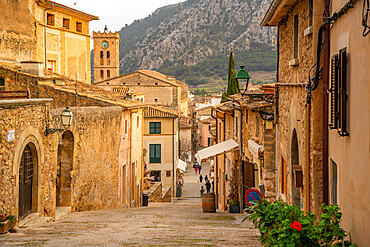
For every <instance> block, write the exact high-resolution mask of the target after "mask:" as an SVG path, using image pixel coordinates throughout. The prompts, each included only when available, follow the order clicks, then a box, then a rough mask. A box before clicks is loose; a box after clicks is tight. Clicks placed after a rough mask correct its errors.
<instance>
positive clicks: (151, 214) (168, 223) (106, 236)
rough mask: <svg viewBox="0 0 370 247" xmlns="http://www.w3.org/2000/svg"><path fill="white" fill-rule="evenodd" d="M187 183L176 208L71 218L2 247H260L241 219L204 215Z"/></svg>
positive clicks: (9, 239)
mask: <svg viewBox="0 0 370 247" xmlns="http://www.w3.org/2000/svg"><path fill="white" fill-rule="evenodd" d="M202 172H203V171H202ZM185 183H188V184H187V185H188V186H187V187H184V189H185V188H187V189H185V191H184V192H185V193H184V194H183V195H187V196H188V198H186V197H185V198H183V199H182V200H178V201H177V202H176V203H150V205H149V206H148V207H141V208H131V209H117V210H109V211H90V212H77V213H72V214H69V215H66V216H65V217H64V218H62V219H60V220H58V221H55V222H48V223H46V224H44V225H42V226H41V227H37V228H24V229H19V232H18V233H11V234H10V233H7V234H5V235H1V236H0V246H61V247H67V246H260V244H259V242H258V231H257V230H256V229H253V227H252V224H251V223H250V222H244V223H242V222H241V221H242V218H243V215H242V214H228V213H225V212H217V213H214V214H212V213H203V212H202V209H201V203H200V198H196V196H199V194H198V191H195V189H196V190H198V188H199V186H200V183H199V182H197V177H196V176H195V175H194V171H193V170H190V171H189V172H188V174H187V177H186V178H185ZM187 190H188V191H187ZM189 202H191V203H189Z"/></svg>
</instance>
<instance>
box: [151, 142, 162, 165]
mask: <svg viewBox="0 0 370 247" xmlns="http://www.w3.org/2000/svg"><path fill="white" fill-rule="evenodd" d="M149 162H150V163H161V144H149Z"/></svg>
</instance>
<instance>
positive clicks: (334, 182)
mask: <svg viewBox="0 0 370 247" xmlns="http://www.w3.org/2000/svg"><path fill="white" fill-rule="evenodd" d="M330 196H331V202H330V203H331V204H338V176H337V164H335V162H334V161H332V160H331V195H330Z"/></svg>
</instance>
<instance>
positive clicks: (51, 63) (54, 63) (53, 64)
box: [47, 60, 57, 72]
mask: <svg viewBox="0 0 370 247" xmlns="http://www.w3.org/2000/svg"><path fill="white" fill-rule="evenodd" d="M47 65H48V68H47V69H48V70H49V71H53V72H55V71H56V67H57V61H55V60H48V63H47Z"/></svg>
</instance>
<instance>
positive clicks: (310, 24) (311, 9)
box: [308, 0, 313, 26]
mask: <svg viewBox="0 0 370 247" xmlns="http://www.w3.org/2000/svg"><path fill="white" fill-rule="evenodd" d="M308 8H309V9H308V25H309V26H312V19H313V0H309V1H308Z"/></svg>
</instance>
